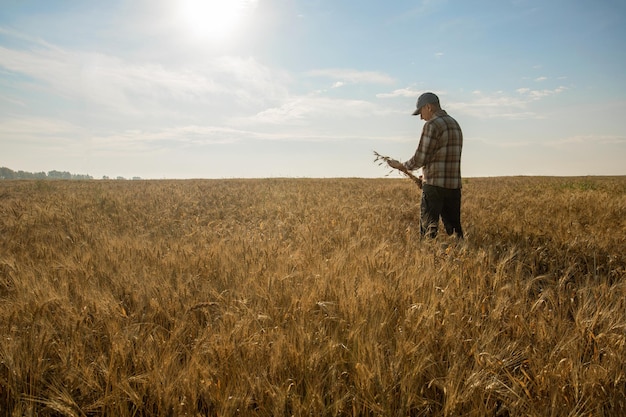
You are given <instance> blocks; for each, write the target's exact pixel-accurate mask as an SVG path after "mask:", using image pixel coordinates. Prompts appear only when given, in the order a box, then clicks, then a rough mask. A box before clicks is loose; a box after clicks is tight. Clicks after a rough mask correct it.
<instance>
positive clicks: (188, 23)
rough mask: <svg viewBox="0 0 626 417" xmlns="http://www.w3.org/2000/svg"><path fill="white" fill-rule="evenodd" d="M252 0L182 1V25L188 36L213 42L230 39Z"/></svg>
mask: <svg viewBox="0 0 626 417" xmlns="http://www.w3.org/2000/svg"><path fill="white" fill-rule="evenodd" d="M253 2H254V1H252V0H184V1H182V2H181V16H182V19H183V24H184V25H185V27H186V30H187V32H188V33H189V34H191V35H193V36H195V37H199V38H202V39H209V40H215V41H222V40H226V39H228V38H229V37H231V36H232V35H233V34H234V32H235V31H236V30H237V28H238V26H239V25H240V24H241V21H242V20H243V17H244V15H245V13H246V12H247V10H246V9H248V8H250V7H251V4H252V3H253Z"/></svg>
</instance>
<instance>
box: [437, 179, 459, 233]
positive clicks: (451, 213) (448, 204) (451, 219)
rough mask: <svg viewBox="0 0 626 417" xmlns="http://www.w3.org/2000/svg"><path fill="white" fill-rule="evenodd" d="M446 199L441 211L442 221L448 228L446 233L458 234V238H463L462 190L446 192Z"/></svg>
mask: <svg viewBox="0 0 626 417" xmlns="http://www.w3.org/2000/svg"><path fill="white" fill-rule="evenodd" d="M445 194H446V196H445V198H444V203H443V207H442V209H441V220H442V221H443V225H444V227H445V228H446V233H447V234H448V235H451V234H452V233H456V236H457V237H458V238H461V239H462V238H463V228H462V227H461V190H460V189H458V190H445Z"/></svg>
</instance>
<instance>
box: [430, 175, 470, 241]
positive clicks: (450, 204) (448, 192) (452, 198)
mask: <svg viewBox="0 0 626 417" xmlns="http://www.w3.org/2000/svg"><path fill="white" fill-rule="evenodd" d="M420 214H421V215H420V233H421V235H422V236H427V237H432V238H434V237H436V236H437V229H438V228H439V217H441V220H442V222H443V225H444V227H445V228H446V233H447V234H448V235H451V234H452V233H455V234H456V236H457V237H459V238H463V229H462V228H461V189H450V188H442V187H435V186H434V185H428V184H424V188H423V189H422V207H421V213H420Z"/></svg>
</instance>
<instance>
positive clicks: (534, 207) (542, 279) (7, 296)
mask: <svg viewBox="0 0 626 417" xmlns="http://www.w3.org/2000/svg"><path fill="white" fill-rule="evenodd" d="M419 199H420V191H419V189H418V188H417V187H416V186H415V184H413V183H412V182H411V181H410V180H404V179H258V180H252V179H248V180H236V179H233V180H185V181H169V180H162V181H53V180H50V181H43V180H40V181H34V180H33V181H8V180H7V181H0V337H1V339H0V415H15V416H23V415H26V416H30V415H39V416H48V415H50V416H52V415H55V416H56V415H63V416H84V415H107V416H163V415H175V416H179V415H189V416H205V415H216V416H230V415H252V416H291V415H295V416H301V415H311V416H457V415H464V416H486V415H491V416H508V415H510V416H519V415H531V416H602V415H607V416H616V415H625V414H626V360H625V358H626V177H584V178H582V177H581V178H532V177H511V178H471V179H466V180H465V182H464V188H463V209H462V210H463V214H462V215H463V218H462V221H463V226H464V229H465V233H466V239H465V241H463V242H456V241H454V240H453V239H451V238H448V237H447V236H445V235H444V234H443V233H442V234H441V235H440V236H439V237H438V238H437V239H435V240H427V241H423V240H420V238H419V233H418V230H419V228H418V213H419Z"/></svg>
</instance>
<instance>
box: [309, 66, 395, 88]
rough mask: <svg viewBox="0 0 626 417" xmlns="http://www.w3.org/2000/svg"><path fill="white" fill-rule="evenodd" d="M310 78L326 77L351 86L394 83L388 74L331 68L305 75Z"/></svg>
mask: <svg viewBox="0 0 626 417" xmlns="http://www.w3.org/2000/svg"><path fill="white" fill-rule="evenodd" d="M305 75H306V76H308V77H325V78H330V79H333V80H339V81H342V82H344V83H349V84H391V83H393V82H394V80H393V78H391V77H390V76H389V75H387V74H383V73H381V72H378V71H358V70H353V69H341V68H329V69H317V70H312V71H308V72H306V73H305Z"/></svg>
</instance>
